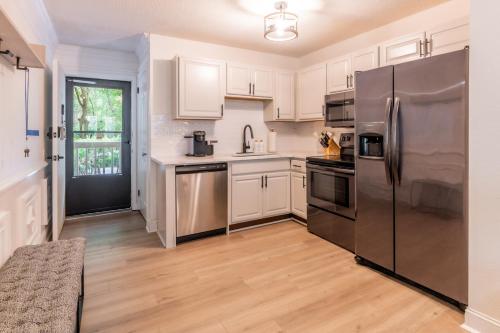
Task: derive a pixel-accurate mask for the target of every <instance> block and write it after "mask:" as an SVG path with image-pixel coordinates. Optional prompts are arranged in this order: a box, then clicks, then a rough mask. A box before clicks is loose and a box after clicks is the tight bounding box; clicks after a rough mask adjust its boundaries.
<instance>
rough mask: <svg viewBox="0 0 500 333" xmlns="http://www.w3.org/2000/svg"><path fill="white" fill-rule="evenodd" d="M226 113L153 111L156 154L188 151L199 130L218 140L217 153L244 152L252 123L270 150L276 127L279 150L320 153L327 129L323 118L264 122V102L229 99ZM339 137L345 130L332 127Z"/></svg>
mask: <svg viewBox="0 0 500 333" xmlns="http://www.w3.org/2000/svg"><path fill="white" fill-rule="evenodd" d="M225 109H226V112H225V113H224V118H223V119H221V120H216V121H212V120H176V119H173V118H172V116H171V115H170V114H166V113H158V112H156V113H152V114H151V132H152V140H151V149H152V153H153V154H161V155H168V156H175V155H183V154H185V153H186V152H187V149H188V148H187V147H188V144H190V139H185V138H184V135H189V134H191V133H192V132H193V131H195V130H202V131H205V132H206V133H207V140H217V141H218V143H216V144H215V147H214V151H215V153H216V154H232V153H235V152H237V151H241V146H242V140H243V138H242V135H243V127H244V126H245V125H246V124H249V125H251V126H252V129H253V132H254V137H255V139H262V140H263V141H264V145H265V147H266V149H267V135H268V132H269V131H270V130H271V129H274V130H276V132H277V133H278V136H277V149H278V152H280V151H281V152H310V153H320V152H321V151H322V150H321V146H320V145H319V143H318V136H319V134H320V133H321V131H322V130H323V129H324V126H323V122H322V121H315V122H304V123H293V122H267V123H266V122H264V112H263V104H262V102H260V101H239V100H226V104H225ZM331 131H333V132H335V134H336V136H338V134H340V133H341V132H343V131H340V130H331Z"/></svg>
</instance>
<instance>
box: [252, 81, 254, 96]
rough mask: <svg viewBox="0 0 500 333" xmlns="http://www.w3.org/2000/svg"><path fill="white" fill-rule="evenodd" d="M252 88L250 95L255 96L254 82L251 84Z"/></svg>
mask: <svg viewBox="0 0 500 333" xmlns="http://www.w3.org/2000/svg"><path fill="white" fill-rule="evenodd" d="M252 89H253V92H252V95H254V96H255V83H254V84H252Z"/></svg>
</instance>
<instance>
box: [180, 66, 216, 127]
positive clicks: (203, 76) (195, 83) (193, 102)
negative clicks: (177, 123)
mask: <svg viewBox="0 0 500 333" xmlns="http://www.w3.org/2000/svg"><path fill="white" fill-rule="evenodd" d="M175 62H176V94H175V97H176V106H177V108H176V109H177V111H176V118H177V119H220V118H222V117H223V115H224V92H225V88H226V63H225V62H224V61H221V60H212V59H203V58H189V57H176V58H175Z"/></svg>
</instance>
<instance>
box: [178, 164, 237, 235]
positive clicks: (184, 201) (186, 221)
mask: <svg viewBox="0 0 500 333" xmlns="http://www.w3.org/2000/svg"><path fill="white" fill-rule="evenodd" d="M175 190H176V191H175V192H176V193H175V194H176V205H177V207H176V208H177V238H176V240H177V243H181V242H185V241H189V240H193V239H197V238H201V237H207V236H213V235H217V234H223V233H225V232H226V226H227V214H228V213H227V164H226V163H213V164H199V165H182V166H177V167H176V168H175Z"/></svg>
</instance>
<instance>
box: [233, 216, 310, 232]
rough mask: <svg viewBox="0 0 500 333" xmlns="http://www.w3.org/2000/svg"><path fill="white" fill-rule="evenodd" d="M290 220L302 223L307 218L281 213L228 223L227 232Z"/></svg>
mask: <svg viewBox="0 0 500 333" xmlns="http://www.w3.org/2000/svg"><path fill="white" fill-rule="evenodd" d="M290 220H293V221H294V222H298V223H300V224H302V225H304V224H306V223H307V220H305V219H303V218H302V217H299V216H297V215H294V214H282V215H277V216H271V217H266V218H263V219H259V220H252V221H246V222H241V223H235V224H230V225H229V232H233V231H242V230H247V229H252V228H257V227H263V226H266V225H269V224H274V223H279V222H285V221H290Z"/></svg>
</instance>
